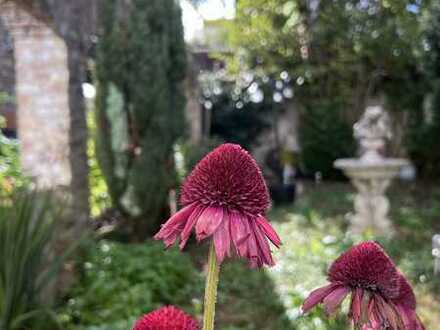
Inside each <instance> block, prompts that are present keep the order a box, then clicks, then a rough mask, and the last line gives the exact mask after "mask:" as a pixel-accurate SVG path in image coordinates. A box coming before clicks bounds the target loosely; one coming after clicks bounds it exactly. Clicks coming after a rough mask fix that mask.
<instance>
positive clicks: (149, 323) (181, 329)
mask: <svg viewBox="0 0 440 330" xmlns="http://www.w3.org/2000/svg"><path fill="white" fill-rule="evenodd" d="M133 330H199V325H198V324H197V321H196V320H194V319H193V318H192V317H191V316H189V315H188V314H185V313H184V312H183V311H181V310H180V309H178V308H176V307H174V306H166V307H162V308H160V309H157V310H155V311H153V312H151V313H148V314H145V315H144V316H142V317H141V318H140V319H139V320H137V321H136V323H135V324H134V326H133Z"/></svg>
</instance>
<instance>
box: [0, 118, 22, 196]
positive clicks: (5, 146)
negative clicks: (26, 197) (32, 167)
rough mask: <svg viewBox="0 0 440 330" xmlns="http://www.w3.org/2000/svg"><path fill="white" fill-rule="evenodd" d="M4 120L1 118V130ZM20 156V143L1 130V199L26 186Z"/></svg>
mask: <svg viewBox="0 0 440 330" xmlns="http://www.w3.org/2000/svg"><path fill="white" fill-rule="evenodd" d="M3 126H4V119H3V118H2V117H1V116H0V129H1V128H2V127H3ZM27 183H28V180H27V179H26V177H25V176H24V175H23V171H22V169H21V164H20V156H19V143H18V141H17V140H15V139H9V138H7V137H6V136H4V135H3V134H2V132H1V130H0V199H1V198H5V197H8V196H10V195H11V194H12V193H13V192H14V190H15V189H19V188H22V187H24V186H26V184H27Z"/></svg>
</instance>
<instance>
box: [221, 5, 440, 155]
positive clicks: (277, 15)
mask: <svg viewBox="0 0 440 330" xmlns="http://www.w3.org/2000/svg"><path fill="white" fill-rule="evenodd" d="M429 4H430V1H415V2H409V1H400V0H387V1H363V0H348V1H347V0H335V1H307V0H242V1H239V2H237V18H236V20H234V21H233V22H232V23H231V24H230V31H231V43H232V45H233V51H232V56H230V58H229V59H228V67H229V68H230V70H232V71H233V72H240V71H243V70H244V71H249V70H253V71H259V72H262V73H264V74H267V75H270V74H277V73H278V72H282V71H287V72H288V73H289V75H290V76H291V77H292V79H293V81H295V83H296V84H295V86H294V92H295V98H296V101H297V102H298V103H299V104H302V105H304V106H305V107H307V109H313V108H315V107H318V108H321V107H326V106H327V104H329V103H336V104H338V105H339V108H340V110H338V112H339V113H340V114H338V115H336V114H335V116H339V115H341V118H342V119H343V120H344V121H345V122H346V123H347V124H348V125H352V124H353V123H354V121H355V120H357V119H358V118H359V116H360V113H361V112H362V111H363V109H364V108H365V106H366V105H367V104H368V103H369V101H371V100H378V99H379V100H384V101H385V106H386V108H387V109H388V110H390V112H391V113H392V117H393V120H394V121H395V122H396V123H398V125H401V127H403V129H402V132H403V134H404V135H405V134H406V135H407V136H405V137H406V141H407V142H408V143H409V144H410V145H411V144H414V142H416V149H417V148H418V147H421V148H423V145H422V143H423V141H424V139H425V135H424V133H420V130H422V132H423V128H421V127H420V125H418V124H417V123H413V126H414V129H413V130H412V132H414V133H417V134H414V135H412V134H408V132H409V130H408V129H407V128H408V126H407V125H408V122H407V118H412V117H414V116H416V117H417V116H420V114H421V113H422V112H423V109H422V106H423V99H424V95H425V93H426V91H427V88H426V85H427V79H426V78H427V77H426V76H425V75H424V73H423V71H422V69H421V65H420V64H419V63H420V59H421V58H423V57H424V55H425V53H426V52H427V51H426V47H425V46H424V42H423V41H424V37H423V34H422V30H423V28H422V24H421V22H422V21H423V17H425V16H426V14H427V13H428V12H429ZM432 30H433V32H435V31H438V28H436V27H434V25H432ZM432 49H433V50H434V47H433V48H432ZM431 53H432V52H430V54H431ZM436 72H438V71H436ZM316 113H319V111H317V112H316ZM312 115H313V114H310V116H312ZM310 116H309V117H310ZM315 120H316V121H317V120H319V115H318V117H317V118H315ZM414 138H418V140H417V141H414ZM312 139H319V137H316V138H315V137H312ZM426 139H427V138H426ZM427 140H428V139H427ZM311 143H313V142H311ZM427 149H429V150H430V149H432V145H431V147H428V148H427ZM304 151H305V152H307V150H306V149H304ZM326 152H333V150H331V151H328V150H327V151H326ZM339 152H340V153H343V152H344V150H340V151H339ZM412 155H413V156H414V157H417V156H418V155H417V154H416V153H412ZM417 161H419V160H417ZM420 162H425V160H424V159H423V158H422V159H420Z"/></svg>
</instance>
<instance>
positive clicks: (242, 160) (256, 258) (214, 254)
mask: <svg viewBox="0 0 440 330" xmlns="http://www.w3.org/2000/svg"><path fill="white" fill-rule="evenodd" d="M181 204H182V206H184V207H183V208H182V210H180V211H179V212H177V213H176V214H175V215H173V216H172V217H171V218H170V219H169V220H168V221H167V222H166V223H165V224H164V225H163V226H162V228H161V230H160V231H159V232H158V233H157V234H156V236H155V239H157V240H163V241H164V243H165V246H167V247H169V246H171V245H172V244H174V242H176V240H178V238H179V237H180V248H181V249H183V248H184V247H185V244H186V242H187V241H188V239H189V237H190V235H191V232H192V231H193V229H195V233H196V238H197V240H198V241H199V242H200V241H202V240H204V239H207V238H212V240H211V245H210V250H209V256H208V264H207V266H208V267H207V268H208V271H207V277H206V287H205V301H204V317H203V330H213V329H214V317H215V302H216V297H217V286H218V279H219V272H220V265H221V263H222V262H223V260H224V259H225V258H226V257H230V256H231V255H232V253H233V252H234V251H235V254H236V255H238V256H239V257H241V258H245V259H248V261H249V264H250V266H251V267H252V268H256V267H262V266H263V265H269V266H272V265H274V261H273V258H272V252H271V250H270V246H269V242H268V240H270V241H271V242H272V243H273V244H274V245H275V246H277V247H279V246H280V244H281V241H280V238H279V237H278V235H277V233H276V232H275V230H274V229H273V228H272V226H271V225H270V224H269V222H268V220H267V219H266V215H265V214H266V211H267V210H268V208H269V206H270V198H269V193H268V190H267V187H266V183H265V182H264V179H263V176H262V174H261V171H260V168H259V167H258V165H257V163H256V162H255V160H254V159H253V158H252V157H251V156H250V155H249V153H248V152H247V151H246V150H244V149H243V148H241V147H240V146H239V145H236V144H229V143H227V144H223V145H221V146H219V147H218V148H216V149H215V150H213V151H212V152H210V153H209V154H208V155H207V156H205V158H203V159H202V160H201V161H200V162H199V163H198V164H197V165H196V167H195V169H194V170H193V171H192V172H191V174H190V175H189V176H188V177H187V178H186V180H185V182H184V184H183V187H182V195H181Z"/></svg>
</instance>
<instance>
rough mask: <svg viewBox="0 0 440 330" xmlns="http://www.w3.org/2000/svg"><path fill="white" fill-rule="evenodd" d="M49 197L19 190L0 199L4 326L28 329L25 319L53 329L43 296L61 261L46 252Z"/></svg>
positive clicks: (0, 323) (0, 325)
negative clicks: (5, 198) (5, 199)
mask: <svg viewBox="0 0 440 330" xmlns="http://www.w3.org/2000/svg"><path fill="white" fill-rule="evenodd" d="M51 200H52V199H51V197H50V195H49V194H46V193H45V194H41V193H40V194H37V193H28V194H23V193H22V194H20V195H14V196H12V197H11V199H10V200H8V201H7V202H3V203H0V260H1V262H0V279H1V280H0V329H2V330H12V329H23V328H26V329H27V328H28V326H29V324H32V326H33V328H34V329H42V328H41V327H40V326H39V324H40V323H39V322H44V324H45V326H46V327H48V326H50V327H51V328H52V329H53V328H54V326H55V324H56V322H55V320H56V318H55V314H54V313H53V310H52V309H51V306H50V305H48V301H47V299H45V300H46V301H43V294H44V293H47V291H45V290H47V289H48V286H49V285H51V284H52V280H54V278H55V277H56V276H57V273H58V270H59V266H60V265H61V261H62V258H53V257H52V258H51V257H49V253H48V248H49V247H50V243H51V242H52V238H53V237H54V235H53V234H54V231H55V227H56V225H55V223H54V220H55V209H54V207H53V203H52V201H51ZM10 202H12V203H10ZM50 321H52V323H53V325H50V324H51V323H50ZM40 325H41V324H40Z"/></svg>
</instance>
